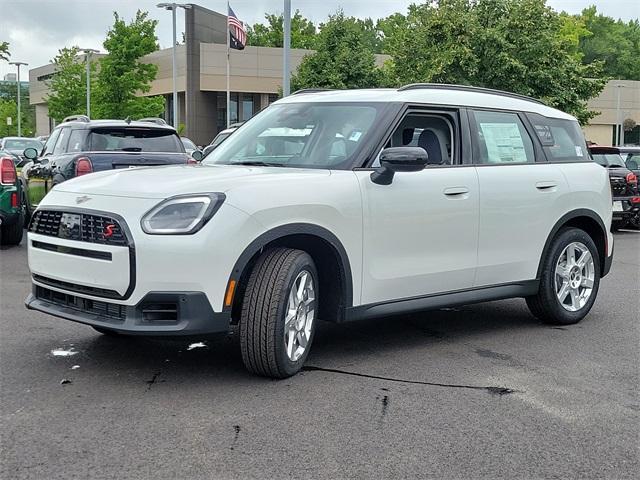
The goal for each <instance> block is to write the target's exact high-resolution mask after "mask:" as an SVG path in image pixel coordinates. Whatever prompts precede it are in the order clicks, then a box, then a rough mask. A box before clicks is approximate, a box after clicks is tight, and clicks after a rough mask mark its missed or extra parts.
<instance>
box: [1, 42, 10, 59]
mask: <svg viewBox="0 0 640 480" xmlns="http://www.w3.org/2000/svg"><path fill="white" fill-rule="evenodd" d="M10 56H11V54H10V53H9V42H0V60H5V61H8V60H9V57H10Z"/></svg>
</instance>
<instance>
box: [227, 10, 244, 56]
mask: <svg viewBox="0 0 640 480" xmlns="http://www.w3.org/2000/svg"><path fill="white" fill-rule="evenodd" d="M227 6H228V7H229V14H228V15H227V25H228V27H229V47H231V48H235V49H236V50H244V46H245V45H246V44H247V32H246V30H245V29H244V25H243V23H242V22H241V21H240V20H238V17H236V14H235V13H234V12H233V9H232V8H231V5H229V4H227Z"/></svg>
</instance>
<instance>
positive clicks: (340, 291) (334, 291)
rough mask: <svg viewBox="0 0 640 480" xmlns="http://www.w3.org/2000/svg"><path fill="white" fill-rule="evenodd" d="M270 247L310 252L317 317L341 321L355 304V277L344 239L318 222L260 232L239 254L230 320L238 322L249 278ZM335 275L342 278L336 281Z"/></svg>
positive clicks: (233, 273)
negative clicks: (316, 278) (316, 284)
mask: <svg viewBox="0 0 640 480" xmlns="http://www.w3.org/2000/svg"><path fill="white" fill-rule="evenodd" d="M271 247H289V248H296V249H300V250H303V251H305V252H307V253H308V254H309V255H311V257H312V258H313V260H314V263H315V264H316V269H317V270H318V276H319V277H320V278H319V284H320V285H319V290H320V295H321V297H320V308H319V315H318V318H320V319H322V320H327V321H333V322H340V321H343V320H344V318H345V312H346V309H347V308H349V307H351V306H352V305H353V278H352V275H351V266H350V263H349V257H348V255H347V252H346V250H345V248H344V246H343V245H342V242H341V241H340V240H339V239H338V238H337V237H336V236H335V235H334V234H333V233H331V232H330V231H329V230H327V229H326V228H324V227H321V226H319V225H315V224H307V223H294V224H288V225H282V226H279V227H276V228H273V229H271V230H268V231H266V232H265V233H263V234H261V235H260V236H259V237H257V238H256V239H255V240H253V241H252V242H251V243H250V244H249V245H248V246H247V248H245V250H244V251H243V253H242V254H241V255H240V257H238V260H237V261H236V263H235V265H234V267H233V270H232V272H231V275H230V277H229V282H231V281H232V280H235V281H236V282H237V283H236V291H235V293H234V297H233V302H232V305H231V307H228V306H225V310H226V311H229V310H230V311H231V323H232V324H236V323H237V322H238V319H239V316H240V315H239V314H240V310H241V308H242V298H243V296H244V290H245V287H246V283H247V279H248V277H249V274H250V272H251V270H252V268H253V265H254V264H255V262H256V261H257V259H258V257H259V256H260V255H261V254H262V253H263V252H264V251H265V250H266V249H268V248H271ZM336 276H337V279H338V280H339V281H338V282H336V281H335V280H336Z"/></svg>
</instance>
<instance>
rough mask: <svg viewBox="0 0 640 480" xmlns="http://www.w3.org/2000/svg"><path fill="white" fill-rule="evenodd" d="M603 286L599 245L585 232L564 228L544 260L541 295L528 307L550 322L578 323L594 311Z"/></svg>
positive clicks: (531, 299)
mask: <svg viewBox="0 0 640 480" xmlns="http://www.w3.org/2000/svg"><path fill="white" fill-rule="evenodd" d="M599 286H600V259H599V255H598V250H597V248H596V245H595V243H594V242H593V240H592V239H591V237H590V236H589V235H588V234H587V233H586V232H585V231H583V230H580V229H578V228H564V229H562V230H560V232H559V233H558V235H557V236H556V238H555V239H554V240H553V242H552V244H551V247H550V248H549V251H548V253H547V256H546V257H545V258H544V259H543V264H542V273H541V276H540V287H539V290H538V294H537V295H535V296H532V297H528V298H527V299H526V301H527V306H528V307H529V310H531V313H533V314H534V315H535V316H536V317H538V318H540V319H541V320H543V321H545V322H547V323H553V324H558V325H569V324H572V323H577V322H579V321H580V320H582V319H583V318H584V317H585V316H586V315H587V313H589V310H591V307H592V306H593V303H594V302H595V300H596V296H597V294H598V287H599Z"/></svg>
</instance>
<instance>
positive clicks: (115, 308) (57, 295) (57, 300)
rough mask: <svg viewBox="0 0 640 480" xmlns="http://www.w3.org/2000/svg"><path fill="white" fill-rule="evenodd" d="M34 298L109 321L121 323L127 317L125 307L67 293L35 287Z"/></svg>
mask: <svg viewBox="0 0 640 480" xmlns="http://www.w3.org/2000/svg"><path fill="white" fill-rule="evenodd" d="M36 298H38V299H40V300H44V301H46V302H49V303H53V304H55V305H59V306H62V307H67V308H72V309H74V310H78V311H80V312H83V313H89V314H92V315H98V316H100V317H104V318H107V319H110V320H116V321H119V322H123V321H124V320H125V318H126V316H127V307H126V306H125V305H118V304H117V303H108V302H100V301H97V300H89V299H88V298H82V297H76V296H75V295H69V294H68V293H62V292H56V291H55V290H49V289H48V288H44V287H41V286H39V285H37V286H36Z"/></svg>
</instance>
